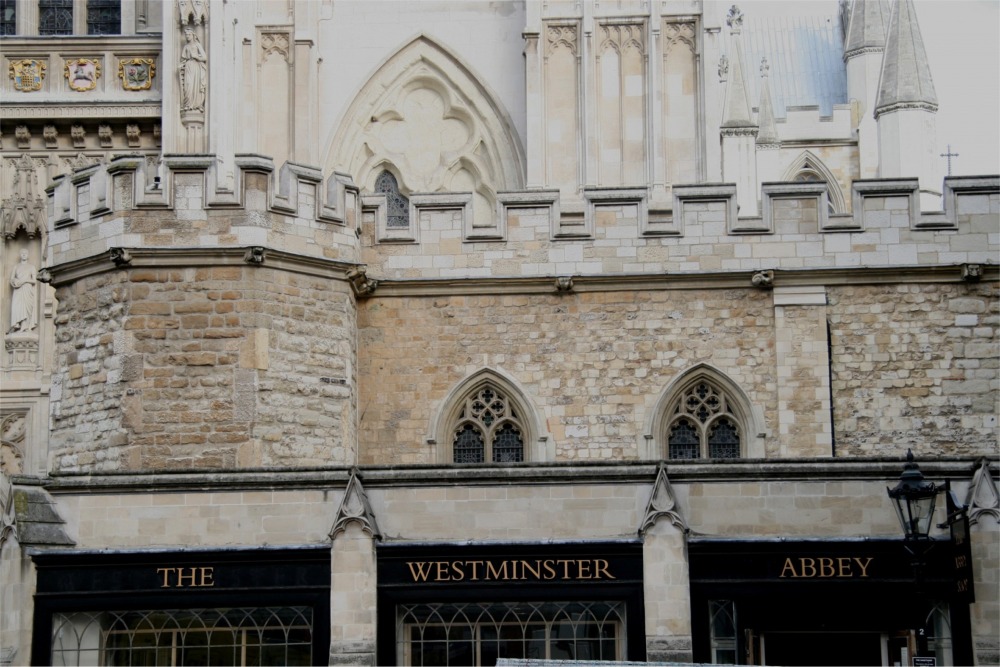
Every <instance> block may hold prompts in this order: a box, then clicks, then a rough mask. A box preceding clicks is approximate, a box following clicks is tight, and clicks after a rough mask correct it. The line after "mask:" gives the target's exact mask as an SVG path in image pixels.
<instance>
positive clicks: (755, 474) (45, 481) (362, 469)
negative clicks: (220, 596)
mask: <svg viewBox="0 0 1000 667" xmlns="http://www.w3.org/2000/svg"><path fill="white" fill-rule="evenodd" d="M982 458H983V457H982V456H964V457H940V458H922V459H921V460H920V469H921V471H922V472H923V473H924V475H926V476H927V477H928V478H932V479H947V478H951V479H966V478H968V479H971V477H972V475H973V473H974V472H975V470H976V468H977V466H978V464H979V462H980V461H981V460H982ZM990 460H991V461H993V462H994V465H995V464H996V462H997V459H996V458H992V459H990ZM659 464H660V461H617V462H609V463H604V464H600V463H598V464H595V463H576V462H564V463H562V462H561V463H526V464H518V465H514V466H504V465H480V466H469V465H412V466H359V467H357V468H356V469H357V471H358V472H359V473H361V474H362V475H363V476H364V480H365V487H366V488H367V489H378V488H394V487H408V488H412V487H418V486H423V487H433V486H437V487H440V486H446V487H447V486H497V485H501V486H512V485H522V486H537V485H545V486H553V485H579V484H652V483H653V482H654V480H655V479H656V476H657V474H658V472H659ZM902 467H903V461H902V458H901V457H866V458H851V459H844V458H839V459H833V458H810V459H799V460H788V459H784V460H767V459H740V460H729V461H726V460H715V461H710V462H707V461H685V462H677V461H669V462H667V463H666V471H667V474H668V475H669V476H670V482H671V484H673V485H675V486H676V485H679V484H703V483H732V482H749V481H755V482H785V481H797V482H814V483H817V484H820V483H824V482H829V481H885V480H894V479H898V477H899V475H900V473H901V472H902ZM354 469H355V468H354V467H353V466H351V467H347V466H342V467H328V468H310V469H286V470H274V469H268V470H263V469H251V470H215V471H206V472H191V471H190V470H183V471H180V470H178V471H165V472H122V473H102V474H89V473H57V474H51V475H47V476H29V475H15V476H13V477H12V479H11V481H12V482H13V483H14V484H15V485H16V486H36V487H37V486H41V487H43V488H44V489H45V490H46V491H48V492H49V493H51V494H53V495H80V494H92V493H154V492H191V493H198V492H204V493H218V492H222V491H237V490H263V489H268V490H289V491H295V490H302V489H329V488H346V486H347V483H348V481H349V480H350V477H351V471H352V470H354Z"/></svg>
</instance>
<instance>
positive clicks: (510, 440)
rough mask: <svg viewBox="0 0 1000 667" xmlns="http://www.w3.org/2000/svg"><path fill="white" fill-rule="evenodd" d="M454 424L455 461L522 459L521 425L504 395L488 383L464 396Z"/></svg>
mask: <svg viewBox="0 0 1000 667" xmlns="http://www.w3.org/2000/svg"><path fill="white" fill-rule="evenodd" d="M457 422H458V423H457V425H456V427H455V435H454V441H453V443H452V453H453V455H454V461H455V463H483V462H485V461H492V462H494V463H518V462H520V461H523V460H524V435H523V433H524V427H523V426H522V425H521V418H520V416H519V414H518V411H517V409H516V408H515V407H514V405H513V404H512V403H511V401H510V400H509V399H508V397H507V395H506V394H505V393H504V392H503V391H501V390H500V389H498V388H496V387H495V386H493V385H492V384H487V385H486V386H484V387H482V388H480V389H479V390H477V391H476V392H474V393H472V394H470V395H469V396H467V397H466V398H465V401H464V404H463V405H462V407H461V410H460V411H459V414H458V418H457Z"/></svg>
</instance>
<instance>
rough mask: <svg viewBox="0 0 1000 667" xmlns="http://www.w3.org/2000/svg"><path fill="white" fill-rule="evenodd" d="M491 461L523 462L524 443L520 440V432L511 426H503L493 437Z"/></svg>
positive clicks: (508, 424)
mask: <svg viewBox="0 0 1000 667" xmlns="http://www.w3.org/2000/svg"><path fill="white" fill-rule="evenodd" d="M493 460H494V461H496V462H497V463H514V462H517V461H523V460H524V441H523V440H522V439H521V432H520V431H519V430H518V429H517V427H515V426H514V425H513V424H511V423H506V424H503V425H502V426H500V428H498V429H497V431H496V435H495V436H493Z"/></svg>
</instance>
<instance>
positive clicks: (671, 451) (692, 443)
mask: <svg viewBox="0 0 1000 667" xmlns="http://www.w3.org/2000/svg"><path fill="white" fill-rule="evenodd" d="M667 444H668V456H669V458H672V459H697V458H700V457H701V439H700V438H699V437H698V429H697V428H695V426H694V424H692V423H691V422H690V421H689V420H687V419H678V420H677V421H676V422H674V425H673V426H672V427H671V428H670V437H669V438H668V439H667Z"/></svg>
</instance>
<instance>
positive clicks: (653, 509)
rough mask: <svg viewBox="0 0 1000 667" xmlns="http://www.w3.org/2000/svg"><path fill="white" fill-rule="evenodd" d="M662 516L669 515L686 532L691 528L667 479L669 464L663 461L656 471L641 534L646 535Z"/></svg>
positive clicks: (675, 524)
mask: <svg viewBox="0 0 1000 667" xmlns="http://www.w3.org/2000/svg"><path fill="white" fill-rule="evenodd" d="M661 516H665V517H668V518H669V519H670V523H671V524H673V525H674V526H676V527H677V528H680V529H681V530H683V531H684V532H685V533H686V532H688V531H689V530H690V529H689V528H688V525H687V522H686V521H685V520H684V517H683V516H681V514H680V512H679V511H678V508H677V497H676V496H675V495H674V489H673V487H672V486H671V485H670V480H669V479H667V466H666V465H665V464H664V463H663V462H662V461H661V462H660V467H659V469H658V470H657V472H656V481H655V482H653V491H652V493H650V494H649V502H648V503H647V504H646V513H645V514H644V515H643V519H642V525H640V526H639V534H640V535H644V534H645V533H646V531H647V530H648V529H649V528H650V527H651V526H652V525H653V524H655V523H656V522H657V521H658V520H659V518H660V517H661Z"/></svg>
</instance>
